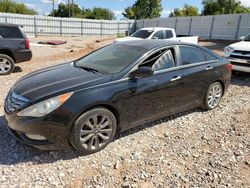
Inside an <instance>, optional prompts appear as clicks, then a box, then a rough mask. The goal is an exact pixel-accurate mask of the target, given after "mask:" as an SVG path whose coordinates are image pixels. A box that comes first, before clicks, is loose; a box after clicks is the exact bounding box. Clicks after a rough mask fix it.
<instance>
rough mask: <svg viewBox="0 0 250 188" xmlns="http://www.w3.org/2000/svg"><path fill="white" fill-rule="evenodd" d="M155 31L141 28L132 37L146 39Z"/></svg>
mask: <svg viewBox="0 0 250 188" xmlns="http://www.w3.org/2000/svg"><path fill="white" fill-rule="evenodd" d="M153 32H154V31H152V30H139V31H136V32H135V33H134V34H133V35H131V37H136V38H141V39H146V38H148V37H149V36H150V35H151V34H152V33H153Z"/></svg>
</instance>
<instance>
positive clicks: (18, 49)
mask: <svg viewBox="0 0 250 188" xmlns="http://www.w3.org/2000/svg"><path fill="white" fill-rule="evenodd" d="M31 58H32V53H31V50H30V45H29V40H28V38H27V37H26V35H25V34H24V32H23V31H22V30H21V29H20V28H19V27H18V26H17V25H14V24H5V23H0V75H6V74H10V73H11V72H13V71H14V69H15V63H20V62H23V61H29V60H30V59H31Z"/></svg>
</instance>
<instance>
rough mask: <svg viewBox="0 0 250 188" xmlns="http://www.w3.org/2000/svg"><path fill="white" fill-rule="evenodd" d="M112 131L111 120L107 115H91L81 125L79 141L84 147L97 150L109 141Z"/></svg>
mask: <svg viewBox="0 0 250 188" xmlns="http://www.w3.org/2000/svg"><path fill="white" fill-rule="evenodd" d="M112 132H113V130H112V121H111V119H110V118H109V117H108V116H106V115H93V116H91V117H89V118H88V120H87V121H85V122H84V124H83V125H82V128H81V131H80V142H81V144H82V146H83V147H84V148H85V149H88V150H97V149H99V148H101V147H102V146H104V145H105V144H106V143H107V142H109V139H110V137H111V136H112Z"/></svg>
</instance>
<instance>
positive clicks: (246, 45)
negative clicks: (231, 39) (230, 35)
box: [229, 41, 250, 51]
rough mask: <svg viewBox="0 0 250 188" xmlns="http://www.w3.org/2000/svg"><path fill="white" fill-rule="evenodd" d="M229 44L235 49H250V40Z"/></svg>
mask: <svg viewBox="0 0 250 188" xmlns="http://www.w3.org/2000/svg"><path fill="white" fill-rule="evenodd" d="M229 46H230V47H231V48H233V49H234V50H242V51H250V42H248V41H241V42H237V43H234V44H231V45H229Z"/></svg>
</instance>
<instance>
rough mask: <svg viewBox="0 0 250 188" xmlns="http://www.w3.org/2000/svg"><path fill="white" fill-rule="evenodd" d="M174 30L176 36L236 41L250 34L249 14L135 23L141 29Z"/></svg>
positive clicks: (164, 19)
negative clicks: (165, 28)
mask: <svg viewBox="0 0 250 188" xmlns="http://www.w3.org/2000/svg"><path fill="white" fill-rule="evenodd" d="M160 26H161V27H169V28H175V30H176V33H177V35H198V36H200V38H203V39H222V40H236V39H239V38H240V37H241V36H245V35H247V34H248V33H250V14H230V15H217V16H196V17H177V18H158V19H150V20H147V19H146V20H138V21H136V29H139V28H142V27H160Z"/></svg>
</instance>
